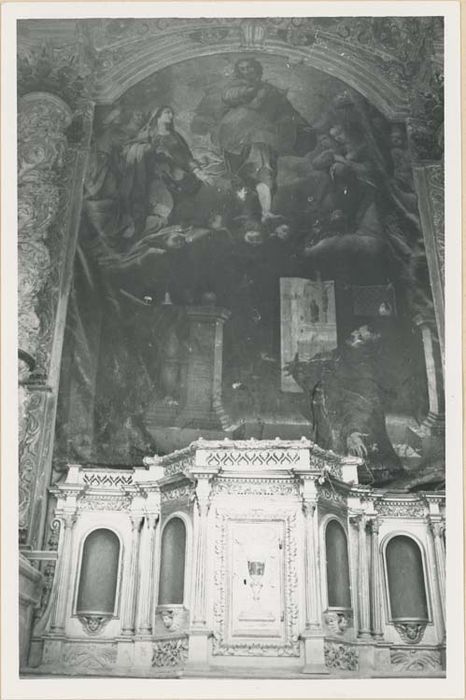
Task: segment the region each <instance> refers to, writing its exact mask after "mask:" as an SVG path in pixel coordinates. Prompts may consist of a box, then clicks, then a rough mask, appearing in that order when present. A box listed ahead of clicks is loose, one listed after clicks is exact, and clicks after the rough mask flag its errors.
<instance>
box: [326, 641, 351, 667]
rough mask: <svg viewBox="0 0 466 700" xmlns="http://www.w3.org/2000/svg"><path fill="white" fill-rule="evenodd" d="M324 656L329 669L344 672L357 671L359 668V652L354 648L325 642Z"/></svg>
mask: <svg viewBox="0 0 466 700" xmlns="http://www.w3.org/2000/svg"><path fill="white" fill-rule="evenodd" d="M324 654H325V665H326V666H327V668H331V669H338V670H342V671H357V670H358V668H359V652H358V650H357V649H356V648H355V647H353V646H348V645H346V644H338V643H337V642H325V643H324Z"/></svg>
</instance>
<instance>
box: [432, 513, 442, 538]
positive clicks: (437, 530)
mask: <svg viewBox="0 0 466 700" xmlns="http://www.w3.org/2000/svg"><path fill="white" fill-rule="evenodd" d="M429 528H430V530H431V532H432V535H433V536H434V537H443V535H444V534H445V521H444V520H440V519H434V518H432V517H429Z"/></svg>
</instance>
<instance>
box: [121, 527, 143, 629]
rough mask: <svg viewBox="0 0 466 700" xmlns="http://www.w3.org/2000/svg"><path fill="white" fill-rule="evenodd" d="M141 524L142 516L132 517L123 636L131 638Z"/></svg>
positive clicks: (133, 622)
mask: <svg viewBox="0 0 466 700" xmlns="http://www.w3.org/2000/svg"><path fill="white" fill-rule="evenodd" d="M141 522H142V516H140V515H132V516H131V558H130V565H129V571H128V574H127V577H126V587H125V596H124V607H123V615H122V634H123V635H124V636H131V635H132V634H133V633H134V625H135V612H136V596H137V583H138V568H139V566H138V565H139V542H140V530H141Z"/></svg>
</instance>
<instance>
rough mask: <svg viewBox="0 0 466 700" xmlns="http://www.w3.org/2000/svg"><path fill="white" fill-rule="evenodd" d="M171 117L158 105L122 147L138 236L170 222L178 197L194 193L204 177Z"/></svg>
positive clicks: (126, 186) (166, 106)
mask: <svg viewBox="0 0 466 700" xmlns="http://www.w3.org/2000/svg"><path fill="white" fill-rule="evenodd" d="M174 119H175V115H174V110H173V109H172V107H170V106H168V105H164V106H162V107H159V108H158V109H157V110H156V111H155V112H154V113H153V114H152V115H151V117H150V119H149V121H148V122H147V124H146V125H145V126H144V127H143V129H141V131H140V132H139V134H138V136H137V138H136V139H135V140H133V141H131V142H130V143H128V144H127V145H126V147H125V156H126V163H127V166H128V170H127V177H126V184H125V188H124V189H125V196H126V198H127V200H128V206H129V207H130V208H131V210H132V212H133V220H134V223H135V230H136V231H140V236H141V237H144V236H146V235H149V234H152V233H155V232H156V231H159V230H160V229H161V228H163V227H164V226H167V224H169V223H172V222H173V213H174V209H175V207H176V204H177V201H179V199H180V198H183V197H189V196H193V195H195V194H196V193H197V191H198V190H199V188H200V187H201V184H202V182H205V181H207V178H206V176H205V174H204V172H203V170H202V167H201V164H200V163H199V162H198V161H197V160H196V159H195V158H194V156H193V154H192V152H191V149H190V147H189V146H188V144H187V142H186V141H185V139H184V138H183V136H181V134H180V133H179V132H178V131H176V129H175V125H174Z"/></svg>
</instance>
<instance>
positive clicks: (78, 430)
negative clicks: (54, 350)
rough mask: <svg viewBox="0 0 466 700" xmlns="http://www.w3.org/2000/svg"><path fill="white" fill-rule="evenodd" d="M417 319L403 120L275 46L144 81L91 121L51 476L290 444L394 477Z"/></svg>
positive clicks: (418, 347)
mask: <svg viewBox="0 0 466 700" xmlns="http://www.w3.org/2000/svg"><path fill="white" fill-rule="evenodd" d="M280 290H281V291H280ZM196 309H197V310H199V309H207V310H208V309H210V311H208V312H206V313H205V314H204V315H202V314H201V316H202V318H201V317H200V316H199V314H197V311H196ZM431 309H432V296H431V290H430V281H429V274H428V270H427V263H426V257H425V252H424V244H423V237H422V233H421V225H420V219H419V213H418V207H417V198H416V194H415V188H414V181H413V173H412V168H411V157H410V153H409V149H408V134H407V132H406V125H405V124H404V123H403V122H396V121H395V122H394V121H393V120H389V119H388V118H387V117H386V116H385V115H384V114H382V113H381V112H380V111H379V110H378V109H377V108H376V107H375V106H374V105H373V104H371V103H370V101H368V100H367V99H366V98H365V97H363V96H362V95H361V94H360V93H358V92H357V91H356V90H354V89H353V88H351V87H350V86H349V85H347V84H345V83H344V82H342V81H340V80H338V79H337V78H335V77H332V76H329V75H328V74H326V73H324V72H321V71H319V70H317V69H315V68H311V67H310V66H309V65H307V64H306V63H305V62H304V61H302V60H293V59H286V58H285V57H282V56H276V55H273V54H265V53H263V52H262V53H261V52H257V51H253V50H250V51H247V52H237V53H225V54H222V52H221V51H219V52H216V53H215V55H205V56H198V57H195V58H191V59H189V60H185V61H181V62H178V63H175V64H173V65H170V66H168V67H165V68H163V69H161V70H158V71H155V72H153V73H152V74H151V75H149V76H148V77H147V78H145V79H144V80H142V81H140V82H138V83H137V84H136V85H134V87H131V88H130V89H129V90H127V91H126V92H124V93H123V94H121V96H120V97H118V99H116V100H115V101H114V102H113V103H112V104H109V105H100V106H97V107H96V109H95V115H94V123H93V134H92V140H91V151H90V157H89V164H88V171H87V176H86V180H85V184H84V202H83V214H82V219H81V226H80V234H79V241H78V256H77V258H76V273H75V282H74V296H73V305H72V309H71V310H70V311H69V314H68V335H67V340H66V342H65V351H64V353H65V354H64V357H65V360H64V364H63V367H64V368H66V371H65V370H64V372H63V375H62V383H61V399H60V400H61V407H60V409H59V412H58V415H59V419H58V424H57V431H58V432H57V435H58V442H57V446H56V464H57V465H58V466H57V468H58V469H59V465H60V464H65V463H66V461H67V460H69V459H71V458H72V459H80V460H83V459H85V460H88V461H90V462H92V461H97V462H99V463H111V464H125V463H126V462H128V460H133V461H134V460H136V461H137V460H141V459H142V457H143V455H144V454H147V452H148V451H149V452H150V451H152V452H154V451H155V452H157V453H159V454H166V453H168V452H170V451H172V450H173V449H177V448H181V447H184V446H186V445H187V444H189V442H190V441H191V440H193V439H195V438H196V437H197V436H198V435H199V434H200V433H201V434H203V435H204V436H205V437H213V438H217V437H221V436H224V435H228V436H229V437H232V438H241V437H256V438H261V437H275V436H280V437H282V438H290V439H294V438H299V437H301V436H302V435H305V436H307V437H310V438H311V439H313V440H315V441H316V442H317V443H318V444H320V445H321V446H322V447H325V448H331V449H335V450H337V451H343V452H344V453H346V452H348V451H349V453H350V454H356V455H359V456H361V455H363V456H366V457H367V458H368V459H369V458H370V459H372V462H373V469H374V470H375V471H374V473H377V469H378V468H379V467H380V465H381V463H382V462H383V464H384V467H383V469H382V473H383V475H384V478H385V477H387V475H388V476H390V478H391V477H393V478H395V477H397V476H399V475H400V474H401V473H402V471H401V461H400V458H399V454H401V453H403V454H406V452H407V451H408V452H409V451H411V452H410V453H412V454H417V453H416V448H415V446H412V445H411V444H410V441H409V440H408V438H407V437H406V428H407V427H408V428H409V427H410V426H411V427H413V429H416V426H417V425H418V424H419V420H420V419H421V417H422V416H423V415H425V414H426V413H427V411H428V402H427V401H428V395H427V386H426V370H425V360H424V350H423V341H422V334H421V333H420V332H419V331H413V318H415V317H417V316H419V315H421V316H422V315H425V314H426V313H428V314H431ZM196 314H197V315H196ZM77 337H79V338H80V342H79V343H76V338H77ZM196 397H198V398H197V399H196ZM201 397H202V400H201ZM413 445H414V443H413ZM417 456H418V457H419V455H417ZM387 470H388V471H387Z"/></svg>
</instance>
